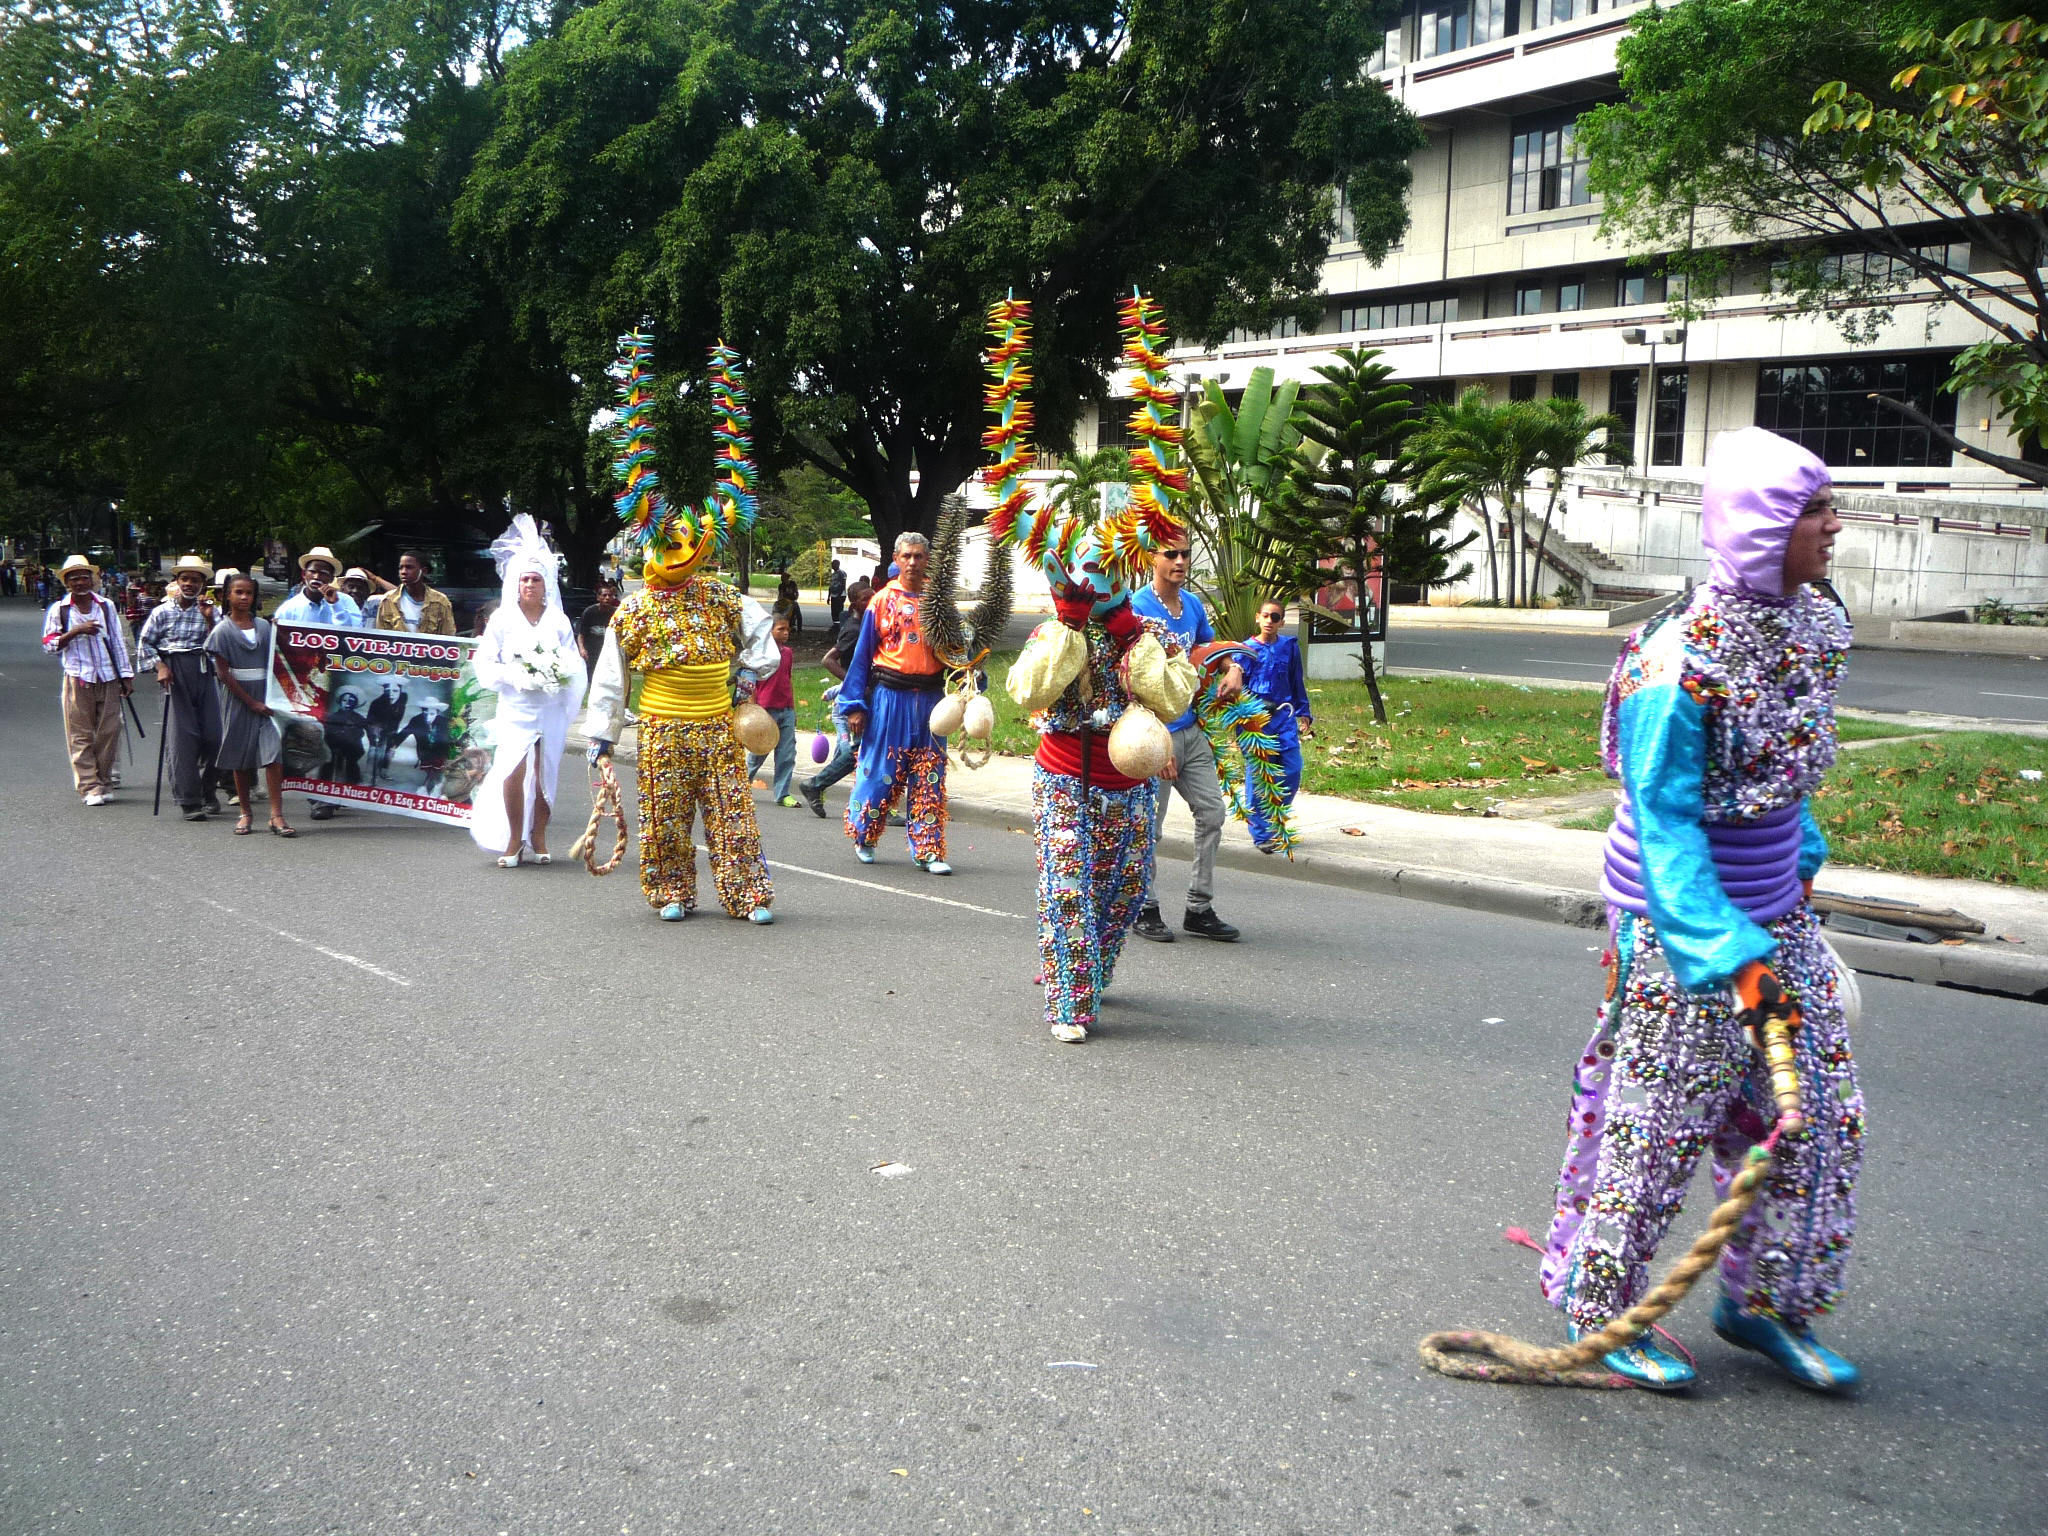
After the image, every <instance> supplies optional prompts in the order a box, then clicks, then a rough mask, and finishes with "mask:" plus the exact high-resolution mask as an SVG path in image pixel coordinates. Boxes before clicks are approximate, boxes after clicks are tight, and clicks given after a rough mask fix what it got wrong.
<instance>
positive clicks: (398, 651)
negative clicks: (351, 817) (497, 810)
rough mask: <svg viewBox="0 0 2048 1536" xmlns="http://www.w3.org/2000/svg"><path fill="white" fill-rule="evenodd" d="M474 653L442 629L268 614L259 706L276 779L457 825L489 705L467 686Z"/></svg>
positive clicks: (470, 644) (484, 749) (480, 763)
mask: <svg viewBox="0 0 2048 1536" xmlns="http://www.w3.org/2000/svg"><path fill="white" fill-rule="evenodd" d="M475 650H476V641H474V640H470V639H465V638H460V637H457V636H454V635H416V634H412V633H410V632H409V631H406V630H388V629H387V630H379V629H343V628H337V627H335V626H332V625H327V624H293V623H289V622H286V623H275V622H273V623H272V625H271V646H270V677H269V684H268V690H267V694H266V699H265V702H267V703H268V704H269V705H270V708H271V710H272V712H273V718H275V719H276V721H277V723H278V726H279V728H280V730H281V731H282V732H283V736H284V787H285V788H286V789H296V790H300V791H302V792H304V793H305V794H308V795H311V796H313V797H314V798H315V799H319V800H332V801H335V802H337V803H338V804H342V805H360V806H363V807H364V808H366V809H368V810H373V811H388V812H391V813H392V814H394V815H399V816H417V817H419V818H421V819H422V820H425V821H438V822H442V823H444V824H446V825H449V826H467V825H468V824H469V797H470V794H471V792H472V791H473V790H474V789H475V788H476V786H477V785H479V784H481V783H482V782H483V781H484V777H485V775H487V774H488V773H489V772H490V771H491V755H492V754H491V719H492V716H493V715H494V714H495V712H496V709H497V703H498V696H497V694H496V693H494V692H493V691H491V690H490V689H488V688H482V687H479V686H478V684H477V680H476V670H475V668H474V667H473V666H472V665H471V662H470V657H471V654H472V653H473V652H474V651H475Z"/></svg>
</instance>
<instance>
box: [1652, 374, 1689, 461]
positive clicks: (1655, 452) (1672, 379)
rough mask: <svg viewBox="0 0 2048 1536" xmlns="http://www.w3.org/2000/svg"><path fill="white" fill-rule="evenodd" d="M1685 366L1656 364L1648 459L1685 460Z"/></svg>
mask: <svg viewBox="0 0 2048 1536" xmlns="http://www.w3.org/2000/svg"><path fill="white" fill-rule="evenodd" d="M1687 377H1688V375H1687V370H1685V369H1683V368H1659V369H1658V370H1657V395H1656V399H1655V400H1654V401H1652V403H1651V406H1650V462H1651V463H1652V464H1683V463H1684V462H1685V390H1686V381H1687Z"/></svg>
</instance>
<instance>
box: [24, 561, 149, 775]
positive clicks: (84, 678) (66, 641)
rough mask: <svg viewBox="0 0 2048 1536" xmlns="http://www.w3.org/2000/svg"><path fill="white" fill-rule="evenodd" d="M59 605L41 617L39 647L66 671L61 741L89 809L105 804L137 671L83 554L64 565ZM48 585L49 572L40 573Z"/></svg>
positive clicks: (95, 571) (97, 574)
mask: <svg viewBox="0 0 2048 1536" xmlns="http://www.w3.org/2000/svg"><path fill="white" fill-rule="evenodd" d="M62 574H63V577H64V585H65V586H66V587H67V588H68V589H69V591H68V592H67V594H66V596H65V597H64V600H63V601H62V602H57V603H52V604H51V605H50V608H49V612H47V613H46V614H44V615H43V649H44V650H45V651H47V652H49V653H50V654H51V655H53V656H55V657H57V658H58V660H59V661H60V662H62V664H63V667H64V694H63V699H64V740H65V744H66V745H67V746H68V747H69V749H70V752H71V778H72V782H73V784H74V785H76V787H77V789H78V793H79V796H80V797H81V798H82V799H83V800H84V801H85V803H86V804H87V805H105V804H106V803H107V791H108V790H109V789H111V788H112V787H113V783H114V754H115V752H116V751H117V750H118V749H119V747H120V742H121V703H122V700H124V699H126V698H127V697H128V695H129V694H130V693H132V692H133V691H134V688H135V669H134V667H133V666H132V665H130V663H129V661H128V647H127V645H126V644H125V643H124V642H123V641H122V639H121V626H120V623H119V616H118V615H117V614H116V613H115V612H114V605H113V604H112V603H110V602H108V601H107V600H106V599H105V598H104V597H101V596H100V595H99V593H98V592H96V591H95V590H93V589H94V588H95V587H96V586H97V585H98V584H99V579H100V568H99V567H98V566H96V565H94V564H93V563H92V562H91V561H90V560H88V559H86V557H85V556H84V555H73V556H71V558H70V559H68V560H66V561H65V562H64V568H63V572H62ZM42 579H43V581H44V582H45V583H47V582H48V580H49V576H48V573H47V572H45V573H42Z"/></svg>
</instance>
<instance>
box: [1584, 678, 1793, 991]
mask: <svg viewBox="0 0 2048 1536" xmlns="http://www.w3.org/2000/svg"><path fill="white" fill-rule="evenodd" d="M1618 725H1619V738H1620V740H1619V745H1620V767H1621V781H1622V787H1623V789H1624V790H1625V791H1626V792H1627V794H1628V802H1629V808H1630V809H1631V810H1632V811H1633V812H1634V814H1635V823H1636V839H1637V841H1638V843H1639V844H1640V845H1641V847H1642V858H1643V889H1644V892H1645V895H1646V897H1647V899H1648V902H1649V907H1650V921H1651V922H1653V923H1655V924H1656V925H1657V937H1658V938H1659V939H1660V940H1661V941H1662V942H1663V945H1664V955H1665V958H1666V959H1667V960H1669V961H1670V963H1671V973H1672V975H1674V976H1676V977H1677V978H1678V984H1679V985H1680V986H1682V987H1684V988H1685V989H1686V990H1687V991H1689V992H1703V991H1709V990H1711V989H1713V988H1715V987H1719V986H1725V985H1726V984H1727V983H1728V981H1729V980H1730V979H1731V978H1733V976H1734V975H1735V973H1736V972H1737V971H1739V970H1741V969H1742V967H1743V966H1745V965H1747V964H1748V963H1749V962H1750V961H1752V960H1767V959H1769V958H1770V956H1771V955H1772V954H1773V953H1774V952H1775V951H1776V950H1777V947H1778V946H1777V941H1776V940H1775V939H1773V938H1772V937H1771V936H1770V935H1769V934H1768V933H1766V932H1765V931H1764V930H1763V929H1762V928H1760V927H1758V926H1757V925H1756V924H1755V923H1753V922H1751V921H1750V919H1749V917H1748V916H1747V914H1745V913H1744V912H1743V911H1742V910H1741V909H1740V908H1739V907H1737V906H1736V905H1735V903H1734V902H1732V901H1730V900H1729V899H1728V893H1727V892H1725V891H1724V890H1722V889H1721V878H1720V876H1719V875H1718V874H1716V873H1715V870H1714V856H1713V853H1712V852H1711V851H1710V850H1709V848H1708V846H1707V832H1706V828H1705V827H1704V826H1702V825H1701V818H1702V815H1703V813H1704V810H1705V802H1704V799H1703V797H1702V791H1701V786H1702V784H1703V783H1704V781H1705V777H1706V763H1707V732H1706V718H1705V712H1704V711H1703V710H1702V709H1701V708H1700V706H1699V703H1698V701H1697V700H1695V699H1694V698H1693V697H1692V696H1691V695H1690V694H1688V693H1687V692H1686V691H1685V690H1684V689H1683V688H1681V687H1678V686H1676V685H1675V684H1671V683H1656V684H1652V685H1650V686H1647V687H1643V688H1639V689H1637V690H1636V691H1635V692H1634V693H1632V694H1630V695H1629V696H1628V697H1627V698H1625V699H1623V700H1622V701H1621V709H1620V718H1619V721H1618Z"/></svg>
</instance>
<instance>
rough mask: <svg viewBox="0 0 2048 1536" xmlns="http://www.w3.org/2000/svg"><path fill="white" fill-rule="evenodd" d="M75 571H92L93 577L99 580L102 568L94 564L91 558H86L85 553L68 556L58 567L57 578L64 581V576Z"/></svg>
mask: <svg viewBox="0 0 2048 1536" xmlns="http://www.w3.org/2000/svg"><path fill="white" fill-rule="evenodd" d="M73 571H91V572H92V579H93V580H94V581H98V580H99V579H100V568H99V567H98V566H96V565H94V564H93V563H92V562H91V561H90V560H88V559H86V558H85V556H83V555H71V556H69V557H67V558H66V559H65V561H64V563H63V564H62V565H60V566H59V567H57V579H58V580H59V581H62V580H63V579H64V578H66V577H68V576H69V575H70V574H71V573H72V572H73Z"/></svg>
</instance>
